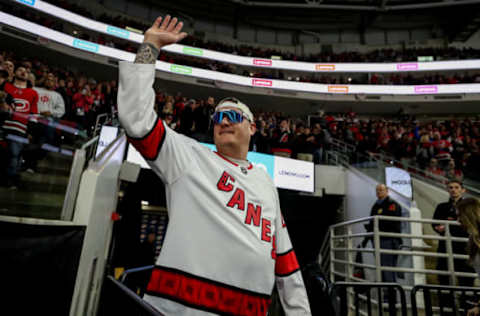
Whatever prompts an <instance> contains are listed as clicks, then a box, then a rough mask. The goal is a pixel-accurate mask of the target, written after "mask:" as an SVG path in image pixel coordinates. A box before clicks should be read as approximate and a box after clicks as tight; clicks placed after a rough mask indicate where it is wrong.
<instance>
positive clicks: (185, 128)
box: [178, 99, 198, 137]
mask: <svg viewBox="0 0 480 316" xmlns="http://www.w3.org/2000/svg"><path fill="white" fill-rule="evenodd" d="M197 107H198V103H197V101H196V100H195V99H190V100H188V101H187V102H186V103H185V106H184V108H183V111H182V114H181V116H180V122H181V124H180V127H179V129H178V130H179V132H180V133H182V134H184V135H187V136H189V137H191V136H192V134H193V132H194V130H195V128H196V126H195V125H194V116H193V112H194V111H195V110H196V109H197Z"/></svg>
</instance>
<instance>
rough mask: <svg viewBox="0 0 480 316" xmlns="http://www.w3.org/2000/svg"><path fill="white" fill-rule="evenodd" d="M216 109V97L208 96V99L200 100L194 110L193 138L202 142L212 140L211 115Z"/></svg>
mask: <svg viewBox="0 0 480 316" xmlns="http://www.w3.org/2000/svg"><path fill="white" fill-rule="evenodd" d="M214 109H215V99H214V98H213V97H208V99H207V101H206V102H204V101H203V100H201V101H200V104H199V105H198V106H197V107H196V108H195V109H194V110H193V121H194V124H195V131H194V133H193V135H192V137H193V138H195V139H196V140H198V141H200V142H210V143H211V142H212V139H211V136H210V135H211V133H210V123H211V120H212V119H211V117H212V114H213V112H214Z"/></svg>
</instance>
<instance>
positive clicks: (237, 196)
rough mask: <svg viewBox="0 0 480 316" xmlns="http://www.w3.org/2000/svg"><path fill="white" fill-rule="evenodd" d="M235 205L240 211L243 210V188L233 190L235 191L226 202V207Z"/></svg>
mask: <svg viewBox="0 0 480 316" xmlns="http://www.w3.org/2000/svg"><path fill="white" fill-rule="evenodd" d="M230 185H231V184H230ZM235 205H236V206H237V209H239V210H242V211H243V210H245V192H243V190H242V189H240V188H238V189H236V190H235V193H233V195H232V198H231V199H230V201H228V203H227V206H228V207H234V206H235ZM249 206H250V203H249Z"/></svg>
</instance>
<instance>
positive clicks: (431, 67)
mask: <svg viewBox="0 0 480 316" xmlns="http://www.w3.org/2000/svg"><path fill="white" fill-rule="evenodd" d="M16 2H18V3H22V4H24V5H26V6H29V7H32V8H34V9H36V10H39V11H41V12H44V13H47V14H49V15H53V16H55V17H57V18H59V19H62V20H65V21H68V22H70V23H74V24H76V25H79V26H81V27H84V28H86V29H90V30H93V31H96V32H100V33H103V34H107V35H110V36H114V37H117V38H121V39H124V40H128V41H131V42H134V43H142V41H143V35H141V34H138V33H135V32H131V31H128V30H125V29H122V28H118V27H116V26H112V25H108V24H105V23H101V22H97V21H95V20H92V19H89V18H85V17H83V16H81V15H78V14H76V13H72V12H69V11H67V10H64V9H62V8H59V7H57V6H54V5H51V4H49V3H46V2H44V1H41V0H34V1H32V0H16ZM83 45H85V47H90V49H93V46H92V45H96V44H93V43H91V44H86V43H84V44H83ZM162 50H165V51H167V52H171V53H178V54H182V55H189V56H194V57H198V58H206V59H211V60H216V61H221V62H225V63H229V64H237V65H243V66H249V67H258V68H271V69H285V70H296V71H307V72H319V73H329V72H330V73H331V72H364V73H371V72H377V73H378V72H412V71H441V70H460V69H479V68H480V61H479V60H459V61H433V62H402V63H321V62H318V63H311V62H295V61H290V60H276V59H264V58H255V57H244V56H237V55H233V54H227V53H220V52H216V51H212V50H208V49H202V48H196V47H190V46H185V45H180V44H173V45H169V46H166V47H164V48H162ZM477 91H478V90H477Z"/></svg>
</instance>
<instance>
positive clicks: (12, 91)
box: [0, 51, 117, 187]
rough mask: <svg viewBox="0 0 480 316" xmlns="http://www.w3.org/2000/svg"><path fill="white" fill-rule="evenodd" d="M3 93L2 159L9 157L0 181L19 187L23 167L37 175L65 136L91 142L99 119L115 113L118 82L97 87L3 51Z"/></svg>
mask: <svg viewBox="0 0 480 316" xmlns="http://www.w3.org/2000/svg"><path fill="white" fill-rule="evenodd" d="M0 93H1V95H0V110H1V113H2V114H1V115H0V145H1V146H0V149H1V150H2V152H1V153H2V154H0V158H2V159H5V157H9V158H8V162H5V161H3V160H2V166H4V167H6V168H5V170H3V168H2V170H0V174H1V175H0V178H1V179H2V180H5V183H6V184H7V185H9V186H12V187H15V184H16V183H17V182H18V171H19V170H20V162H21V161H24V163H23V165H22V166H21V167H22V168H23V169H24V170H28V171H30V172H35V169H36V165H37V163H38V161H39V160H41V159H42V158H43V157H44V156H45V148H47V150H50V151H52V150H55V148H56V150H58V151H60V145H61V142H62V140H63V139H65V137H64V135H63V134H68V137H69V139H72V138H75V137H81V138H83V139H86V138H87V137H90V136H92V132H93V128H94V125H95V123H96V119H97V116H98V115H100V114H104V113H112V112H113V111H114V108H115V104H116V99H117V82H116V80H111V81H105V82H97V81H96V80H95V79H94V78H88V77H87V76H85V75H83V74H78V73H73V72H71V71H69V70H67V69H65V68H64V67H52V66H51V65H48V64H46V63H45V62H42V61H40V60H38V59H28V58H21V57H18V56H16V55H15V54H14V53H12V52H6V51H3V52H0ZM62 133H63V134H62ZM26 157H28V159H27V158H26Z"/></svg>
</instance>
